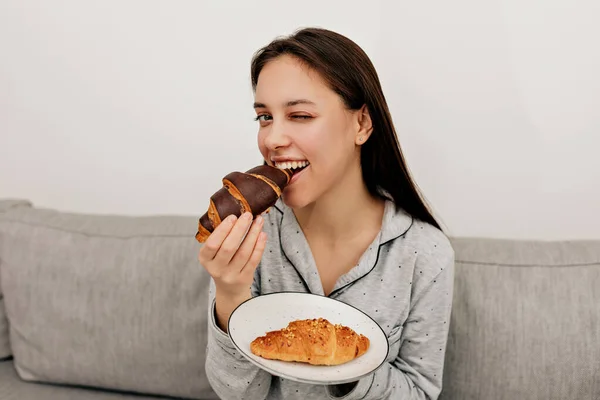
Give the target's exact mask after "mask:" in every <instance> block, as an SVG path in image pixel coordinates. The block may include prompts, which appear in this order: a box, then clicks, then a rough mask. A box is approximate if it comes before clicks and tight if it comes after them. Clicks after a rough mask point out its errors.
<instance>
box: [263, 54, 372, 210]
mask: <svg viewBox="0 0 600 400" xmlns="http://www.w3.org/2000/svg"><path fill="white" fill-rule="evenodd" d="M254 106H255V107H254V108H255V110H256V115H257V119H258V121H259V124H260V127H259V133H258V146H259V149H260V152H261V153H262V155H263V157H264V159H265V160H266V161H267V163H268V164H269V165H274V166H276V167H280V168H289V167H292V168H294V170H295V173H294V176H293V177H292V180H291V181H290V183H289V185H288V186H287V187H286V189H285V190H284V192H283V200H284V201H285V203H286V204H287V205H288V206H290V207H292V208H302V207H305V206H307V205H309V204H311V203H313V202H314V201H316V200H317V199H318V198H319V197H320V196H321V195H323V194H324V193H326V192H328V191H330V190H331V189H332V188H334V187H336V185H338V184H339V183H340V182H342V181H344V180H345V179H346V173H347V171H354V170H359V169H358V168H356V166H358V165H360V159H359V155H360V152H359V146H357V144H362V143H363V142H364V141H365V139H366V138H365V137H363V138H362V141H361V139H359V134H360V133H361V132H362V131H361V126H360V115H359V114H360V113H358V112H353V111H350V110H347V109H346V107H345V106H344V104H343V102H342V99H341V98H340V97H339V96H338V95H337V94H336V93H334V92H333V91H332V90H331V89H329V87H328V86H327V85H326V84H325V82H324V81H323V80H322V79H321V77H320V76H319V75H318V74H317V73H316V72H315V71H314V70H310V69H309V68H308V67H307V66H306V65H304V64H302V63H301V62H300V61H298V59H296V58H293V57H291V56H280V57H278V58H276V59H274V60H272V61H270V62H268V63H267V64H266V65H265V66H264V68H263V69H262V71H261V73H260V76H259V79H258V83H257V86H256V91H255V104H254ZM363 135H364V134H363ZM305 165H306V166H305ZM304 166H305V167H304ZM303 167H304V168H303Z"/></svg>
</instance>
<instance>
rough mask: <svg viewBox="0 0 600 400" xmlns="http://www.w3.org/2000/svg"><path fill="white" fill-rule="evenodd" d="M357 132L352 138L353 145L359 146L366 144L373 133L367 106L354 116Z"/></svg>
mask: <svg viewBox="0 0 600 400" xmlns="http://www.w3.org/2000/svg"><path fill="white" fill-rule="evenodd" d="M356 122H357V130H356V135H355V137H354V143H356V145H358V146H361V145H363V144H365V143H366V141H367V140H368V139H369V136H371V133H372V132H373V121H371V114H369V109H368V108H367V105H366V104H365V105H363V106H362V107H361V108H360V110H358V111H357V114H356Z"/></svg>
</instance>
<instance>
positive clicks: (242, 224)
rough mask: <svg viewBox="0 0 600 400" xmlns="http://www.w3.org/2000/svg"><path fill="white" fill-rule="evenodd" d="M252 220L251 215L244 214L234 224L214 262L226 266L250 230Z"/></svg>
mask: <svg viewBox="0 0 600 400" xmlns="http://www.w3.org/2000/svg"><path fill="white" fill-rule="evenodd" d="M252 218H253V217H252V214H251V213H249V212H245V213H244V214H242V216H241V217H240V218H239V219H238V220H237V221H236V222H235V224H234V225H233V228H231V231H230V232H229V234H228V235H227V237H226V238H225V240H223V242H222V243H221V247H220V248H219V251H218V252H217V254H216V255H215V257H214V259H215V261H218V262H219V264H221V265H227V264H229V263H230V262H231V259H232V258H233V256H234V255H235V253H236V252H237V251H238V249H239V247H240V245H241V243H242V240H243V239H244V235H245V234H246V232H248V228H250V225H251V224H252ZM213 233H214V232H213ZM211 236H212V235H211Z"/></svg>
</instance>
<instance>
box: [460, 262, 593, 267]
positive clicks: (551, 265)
mask: <svg viewBox="0 0 600 400" xmlns="http://www.w3.org/2000/svg"><path fill="white" fill-rule="evenodd" d="M455 262H456V263H461V264H471V265H490V266H497V267H594V266H600V260H599V261H592V262H588V263H561V264H513V263H503V262H491V261H466V260H456V261H455Z"/></svg>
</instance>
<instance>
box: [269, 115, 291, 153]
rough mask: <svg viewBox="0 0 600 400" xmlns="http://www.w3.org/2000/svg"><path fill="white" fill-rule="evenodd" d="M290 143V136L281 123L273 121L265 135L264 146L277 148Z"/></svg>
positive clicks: (271, 148) (270, 148) (272, 148)
mask: <svg viewBox="0 0 600 400" xmlns="http://www.w3.org/2000/svg"><path fill="white" fill-rule="evenodd" d="M290 143H291V140H290V137H289V136H288V135H287V134H286V128H285V126H284V125H283V124H282V123H277V122H276V121H273V122H272V123H271V126H270V127H269V129H268V131H267V134H266V135H265V146H266V147H267V148H268V149H269V150H277V149H280V148H282V147H287V146H289V145H290Z"/></svg>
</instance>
